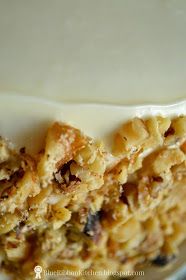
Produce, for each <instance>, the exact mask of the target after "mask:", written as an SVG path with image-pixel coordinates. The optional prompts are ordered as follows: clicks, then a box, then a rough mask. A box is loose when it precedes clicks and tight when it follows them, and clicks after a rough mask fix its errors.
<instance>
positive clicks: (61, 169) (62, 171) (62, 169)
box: [60, 160, 74, 176]
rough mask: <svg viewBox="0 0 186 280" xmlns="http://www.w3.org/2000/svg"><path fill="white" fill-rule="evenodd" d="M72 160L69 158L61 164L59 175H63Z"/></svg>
mask: <svg viewBox="0 0 186 280" xmlns="http://www.w3.org/2000/svg"><path fill="white" fill-rule="evenodd" d="M72 162H74V161H73V160H70V161H68V162H67V163H65V164H63V166H62V167H61V168H60V173H61V176H63V175H65V174H66V172H67V171H68V170H69V169H70V165H71V163H72Z"/></svg>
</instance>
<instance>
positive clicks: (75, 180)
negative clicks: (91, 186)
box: [69, 174, 81, 182]
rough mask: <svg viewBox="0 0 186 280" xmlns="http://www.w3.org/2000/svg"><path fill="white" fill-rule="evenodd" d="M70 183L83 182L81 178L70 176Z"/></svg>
mask: <svg viewBox="0 0 186 280" xmlns="http://www.w3.org/2000/svg"><path fill="white" fill-rule="evenodd" d="M69 181H73V182H81V179H79V178H78V177H76V176H75V175H72V174H70V176H69Z"/></svg>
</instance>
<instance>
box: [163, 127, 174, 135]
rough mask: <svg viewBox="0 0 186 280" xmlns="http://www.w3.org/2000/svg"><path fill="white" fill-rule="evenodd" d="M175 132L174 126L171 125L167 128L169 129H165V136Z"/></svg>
mask: <svg viewBox="0 0 186 280" xmlns="http://www.w3.org/2000/svg"><path fill="white" fill-rule="evenodd" d="M174 133H175V130H174V128H173V127H171V126H170V127H169V128H168V129H167V131H165V133H164V137H167V136H169V135H173V134H174Z"/></svg>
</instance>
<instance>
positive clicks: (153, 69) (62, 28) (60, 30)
mask: <svg viewBox="0 0 186 280" xmlns="http://www.w3.org/2000/svg"><path fill="white" fill-rule="evenodd" d="M8 91H12V92H18V93H21V94H27V95H39V96H41V97H42V96H46V97H48V98H51V99H56V100H61V101H78V102H82V101H83V102H86V101H91V102H97V101H98V102H105V103H116V104H134V103H135V104H138V103H170V102H174V101H177V100H181V99H184V98H185V97H186V1H185V0H140V1H139V0H32V1H25V0H0V92H8Z"/></svg>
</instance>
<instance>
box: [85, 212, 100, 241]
mask: <svg viewBox="0 0 186 280" xmlns="http://www.w3.org/2000/svg"><path fill="white" fill-rule="evenodd" d="M100 220H101V211H98V212H96V213H94V214H92V213H89V214H88V217H87V222H86V224H85V227H84V230H83V232H84V233H85V234H86V235H87V236H89V237H91V238H92V239H93V240H96V239H97V237H98V235H99V234H100V231H101V225H100Z"/></svg>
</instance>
